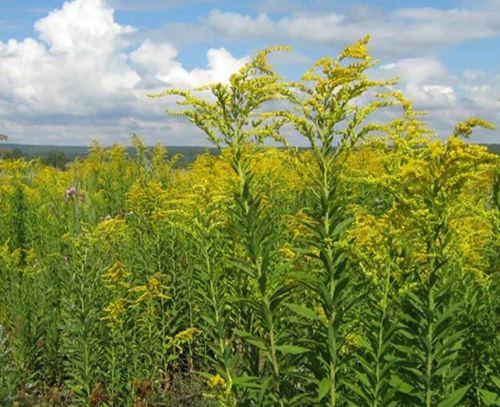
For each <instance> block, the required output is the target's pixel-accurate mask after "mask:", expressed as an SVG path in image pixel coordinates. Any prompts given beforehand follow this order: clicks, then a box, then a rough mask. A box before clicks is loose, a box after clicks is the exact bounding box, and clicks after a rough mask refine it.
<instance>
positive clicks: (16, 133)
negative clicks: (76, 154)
mask: <svg viewBox="0 0 500 407" xmlns="http://www.w3.org/2000/svg"><path fill="white" fill-rule="evenodd" d="M35 29H36V31H37V33H38V38H37V39H34V38H26V39H24V40H22V41H17V40H10V41H8V42H7V43H2V42H1V41H0V125H2V126H3V127H4V129H2V131H3V132H5V133H7V134H9V132H10V136H11V137H12V138H13V139H14V140H16V139H17V140H18V141H30V142H32V143H36V142H44V140H49V139H48V138H47V137H49V138H50V140H53V139H54V136H50V131H53V130H54V129H59V131H60V132H63V133H64V137H67V138H66V142H67V143H73V142H78V143H82V142H83V143H87V142H88V140H89V138H90V136H96V134H95V129H96V128H97V125H96V123H98V122H99V121H102V118H105V117H107V118H110V119H112V120H114V121H115V122H116V125H110V124H109V123H104V124H103V125H102V126H101V129H102V131H103V134H102V137H103V138H106V137H108V138H109V137H116V135H117V133H119V131H118V129H119V128H122V131H126V130H128V129H129V128H130V126H129V125H133V124H134V121H130V120H129V121H127V120H126V122H127V123H128V124H129V125H127V126H125V125H122V126H121V127H120V125H119V123H120V120H123V119H128V118H129V117H133V116H134V115H137V116H138V119H140V118H141V117H142V118H143V120H148V118H149V119H150V118H151V117H155V118H156V120H158V122H159V123H163V125H164V126H166V123H167V118H166V117H164V116H163V115H162V116H160V111H161V103H159V102H158V101H155V103H152V101H151V100H149V99H148V98H147V96H146V94H147V93H148V91H150V90H151V89H160V88H162V87H165V86H176V87H177V86H198V85H201V84H204V83H206V82H212V81H224V80H227V78H228V77H229V75H230V74H231V73H232V72H233V71H234V70H236V69H238V68H239V67H241V66H242V64H244V63H245V61H246V59H245V58H242V59H237V58H235V57H233V56H232V55H231V54H230V53H229V52H228V51H226V50H225V49H223V48H219V49H209V50H208V52H207V59H208V66H207V68H194V69H192V70H187V69H185V68H184V67H183V65H182V64H181V63H180V62H179V61H178V60H177V56H178V52H177V50H176V49H175V48H174V46H172V45H171V44H170V43H168V42H165V41H163V42H161V43H153V42H151V41H150V40H145V41H143V42H142V43H141V44H139V46H138V47H136V49H135V50H132V51H131V48H132V47H133V44H132V43H131V41H130V34H131V33H133V31H134V28H133V27H130V26H124V25H120V24H118V23H117V22H116V21H115V19H114V14H113V10H112V9H111V8H110V7H109V6H108V5H107V4H106V3H105V1H104V0H74V1H72V2H67V3H64V5H63V6H62V7H61V8H60V9H57V10H54V11H52V12H51V13H49V14H48V15H47V16H46V17H44V18H42V19H41V20H39V21H38V22H37V23H36V24H35ZM34 123H38V124H39V125H40V126H39V127H38V128H37V130H36V131H33V130H34V128H33V126H32V125H33V124H34ZM135 123H136V124H137V122H135ZM122 124H123V122H122ZM138 127H141V126H138ZM43 129H45V130H46V133H45V135H44V134H43V132H44V130H43ZM62 129H65V130H62ZM85 129H87V130H85ZM86 131H88V133H87V136H85V132H86ZM132 131H134V130H132ZM41 133H42V134H41ZM129 134H130V133H128V134H127V135H126V136H127V137H128V135H129ZM36 137H38V139H37V138H36ZM44 137H45V138H44ZM201 141H203V139H199V140H198V142H201ZM189 142H192V140H186V143H189Z"/></svg>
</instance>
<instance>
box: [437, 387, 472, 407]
mask: <svg viewBox="0 0 500 407" xmlns="http://www.w3.org/2000/svg"><path fill="white" fill-rule="evenodd" d="M469 387H470V385H469V384H468V385H466V386H463V387H460V388H459V389H457V390H455V391H452V392H451V393H450V394H449V395H448V397H446V398H445V399H444V400H443V401H441V402H440V403H439V404H438V405H437V407H453V406H456V405H457V404H458V403H460V401H461V400H462V399H463V398H464V396H465V393H467V390H469Z"/></svg>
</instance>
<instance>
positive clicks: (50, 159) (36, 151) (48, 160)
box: [0, 143, 217, 169]
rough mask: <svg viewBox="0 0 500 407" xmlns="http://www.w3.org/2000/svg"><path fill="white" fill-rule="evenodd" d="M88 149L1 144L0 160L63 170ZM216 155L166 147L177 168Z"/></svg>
mask: <svg viewBox="0 0 500 407" xmlns="http://www.w3.org/2000/svg"><path fill="white" fill-rule="evenodd" d="M89 151H90V148H89V147H86V146H81V147H80V146H48V145H25V144H13V143H3V144H2V145H0V158H5V159H9V158H23V157H24V158H26V159H36V158H39V159H40V160H41V161H42V162H43V163H44V164H47V165H51V166H53V167H56V168H61V169H62V168H64V167H65V165H66V164H67V163H68V162H70V161H74V160H75V159H77V158H83V157H85V156H87V155H88V154H89ZM127 151H128V153H129V155H130V156H131V157H134V156H135V154H136V150H135V149H134V148H133V147H127ZM207 152H208V153H210V154H216V153H217V150H216V149H215V148H209V147H199V146H195V147H192V146H170V147H167V156H166V158H167V159H170V158H172V157H173V156H175V155H178V156H179V159H178V161H177V162H176V163H177V166H178V167H184V166H186V165H188V164H189V163H191V162H193V161H194V160H195V158H196V157H197V156H198V155H200V154H203V153H207Z"/></svg>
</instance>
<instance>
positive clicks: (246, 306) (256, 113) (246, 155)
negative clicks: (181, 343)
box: [155, 47, 300, 404]
mask: <svg viewBox="0 0 500 407" xmlns="http://www.w3.org/2000/svg"><path fill="white" fill-rule="evenodd" d="M282 49H283V48H279V47H276V48H269V49H266V50H264V51H262V52H260V53H258V54H257V55H256V56H255V57H254V58H253V59H252V60H251V61H250V62H249V63H247V64H246V65H245V66H244V67H243V68H241V69H240V70H239V71H238V72H237V73H235V74H233V75H232V76H231V77H230V79H229V83H228V84H222V83H217V84H213V85H208V86H205V87H202V88H199V89H198V90H199V91H201V92H203V91H205V94H204V93H201V94H200V95H199V96H195V95H194V94H193V93H191V92H188V91H179V90H167V91H166V92H163V93H161V94H158V95H155V96H165V95H178V96H180V97H182V101H180V102H179V105H181V106H188V108H187V109H185V110H182V111H180V112H174V113H175V114H178V115H179V114H180V115H182V116H184V117H186V118H188V119H189V120H190V121H191V122H192V123H193V124H195V125H196V126H198V127H199V128H200V129H202V130H203V131H204V132H205V133H206V134H207V136H208V138H209V140H210V141H211V142H212V143H213V144H214V145H215V146H216V147H217V148H218V149H219V150H220V151H221V150H223V149H226V150H227V151H225V152H224V154H223V155H222V157H223V158H224V159H225V160H226V161H227V163H228V164H229V165H230V167H231V169H232V171H233V174H234V183H233V203H232V207H231V210H230V218H231V220H230V223H231V228H232V233H233V236H234V237H235V238H236V240H237V242H238V243H236V245H235V247H234V251H235V252H234V256H232V259H230V261H229V266H230V267H231V268H233V269H236V270H238V273H237V275H236V276H235V277H234V281H235V282H236V284H235V287H236V288H235V290H233V295H235V296H236V297H237V299H238V306H237V307H233V309H234V308H236V309H239V310H240V313H239V315H237V319H238V320H237V321H236V325H237V326H238V328H239V329H237V330H234V331H233V332H230V331H228V330H226V329H223V330H220V329H219V330H218V332H219V334H222V335H224V336H229V337H224V338H217V342H219V343H220V344H221V346H220V347H219V348H218V349H214V350H215V352H216V354H217V353H220V354H219V355H217V359H218V360H226V361H227V363H226V365H225V366H224V368H223V369H222V371H221V374H222V378H223V380H224V381H225V386H226V390H227V389H231V388H232V386H233V385H234V384H241V385H242V386H243V387H245V384H247V383H248V382H249V381H251V379H252V378H251V377H246V378H242V377H238V376H237V375H238V373H237V372H236V363H235V362H234V361H233V360H232V358H231V357H229V356H228V349H227V345H223V344H227V343H228V341H229V342H231V341H232V340H233V339H232V338H231V336H232V334H233V333H236V334H237V335H238V336H239V337H240V338H242V339H243V340H244V341H245V342H246V343H247V344H248V345H251V346H252V348H253V349H251V350H250V351H249V352H248V354H247V357H248V358H249V359H250V360H249V364H250V366H251V367H250V369H249V370H248V371H247V374H248V373H249V374H250V375H255V376H262V375H268V374H269V379H268V380H265V381H264V383H263V384H262V390H263V395H264V394H266V395H268V396H269V397H271V399H272V398H274V400H275V401H277V402H278V403H279V404H281V403H283V398H282V397H280V396H279V394H280V393H281V390H280V388H279V382H280V380H279V378H280V374H281V372H280V363H279V355H278V352H281V353H283V354H286V353H288V352H290V353H295V352H297V351H300V350H298V349H296V348H292V347H287V344H283V343H279V340H278V338H277V334H278V332H277V326H276V323H277V321H276V314H277V309H278V308H279V303H280V302H281V301H282V299H283V297H284V295H283V294H284V293H283V290H282V287H280V286H279V285H278V284H276V281H275V280H276V279H275V278H274V274H273V273H274V271H275V270H274V269H273V266H272V255H273V250H274V249H275V247H274V242H273V239H272V238H271V235H272V229H271V226H272V219H271V218H270V217H269V214H268V213H266V210H265V209H264V208H263V205H262V196H261V195H260V194H259V192H258V191H257V188H256V182H255V177H254V174H253V172H252V168H251V166H252V161H253V159H254V156H255V153H256V152H257V151H258V150H259V149H260V146H261V144H262V142H263V141H264V139H266V138H267V137H276V131H275V130H276V129H277V128H278V126H279V121H278V122H276V121H270V122H267V121H266V115H264V114H262V108H263V106H264V105H265V104H266V103H267V102H270V101H273V100H277V99H282V98H283V97H284V95H285V94H286V93H287V89H286V87H285V86H284V84H283V83H282V82H280V80H279V77H278V76H277V75H276V73H275V72H274V71H273V69H272V67H271V66H270V65H269V64H268V62H267V56H268V55H269V53H270V52H272V51H277V50H282ZM204 96H205V97H204ZM209 264H210V263H209V262H207V267H208V265H209ZM208 275H210V273H208ZM216 281H217V282H219V280H216ZM213 283H214V282H213V281H211V282H210V284H213ZM220 283H221V284H224V281H220ZM225 283H227V280H226V282H225ZM253 290H256V293H254V292H253ZM212 291H213V292H215V291H217V292H219V293H222V292H224V290H220V289H213V290H212ZM278 291H279V292H278ZM215 304H216V303H215V298H214V299H213V300H212V306H213V307H214V313H215V314H216V315H217V318H218V319H220V318H221V316H220V311H221V310H220V309H219V307H217V306H216V305H215ZM222 311H223V312H224V310H222ZM255 316H256V317H257V321H254V319H255ZM225 318H229V315H227V316H226V317H225ZM223 325H224V326H225V324H223ZM212 329H213V327H212ZM260 354H262V355H263V359H261V357H260ZM262 366H264V368H263V367H262ZM267 366H269V369H267ZM255 382H257V381H255ZM269 390H271V391H269ZM227 393H228V394H230V391H228V392H227ZM226 401H227V402H229V403H230V404H234V402H235V400H234V399H231V398H230V397H229V399H228V400H226Z"/></svg>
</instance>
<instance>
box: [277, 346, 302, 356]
mask: <svg viewBox="0 0 500 407" xmlns="http://www.w3.org/2000/svg"><path fill="white" fill-rule="evenodd" d="M276 350H279V351H280V352H281V353H283V354H285V355H286V354H287V353H289V354H292V355H300V354H301V353H305V352H309V349H307V348H303V347H302V346H296V345H279V346H276Z"/></svg>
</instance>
